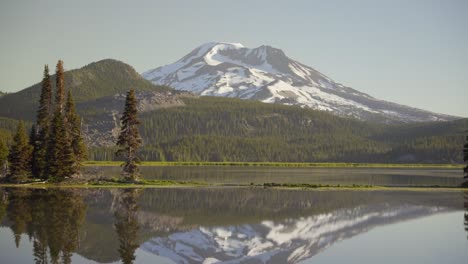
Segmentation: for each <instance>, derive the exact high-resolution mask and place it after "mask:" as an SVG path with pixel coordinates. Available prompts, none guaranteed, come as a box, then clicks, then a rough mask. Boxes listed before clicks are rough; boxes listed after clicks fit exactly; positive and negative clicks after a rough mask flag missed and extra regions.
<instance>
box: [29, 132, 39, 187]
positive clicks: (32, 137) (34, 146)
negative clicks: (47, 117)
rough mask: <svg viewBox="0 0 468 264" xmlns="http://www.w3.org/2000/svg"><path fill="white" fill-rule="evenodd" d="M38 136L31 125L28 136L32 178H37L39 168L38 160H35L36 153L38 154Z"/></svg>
mask: <svg viewBox="0 0 468 264" xmlns="http://www.w3.org/2000/svg"><path fill="white" fill-rule="evenodd" d="M37 139H38V134H37V129H36V125H33V126H32V128H31V133H30V134H29V144H30V145H31V150H32V151H31V173H32V176H33V177H35V178H38V174H39V171H38V170H39V168H38V167H39V166H38V161H39V160H38V159H37V152H38V145H39V144H38V142H37Z"/></svg>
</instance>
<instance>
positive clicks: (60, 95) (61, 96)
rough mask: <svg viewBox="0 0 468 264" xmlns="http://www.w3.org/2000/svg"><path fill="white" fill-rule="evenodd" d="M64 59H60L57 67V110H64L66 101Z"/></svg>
mask: <svg viewBox="0 0 468 264" xmlns="http://www.w3.org/2000/svg"><path fill="white" fill-rule="evenodd" d="M63 75H64V69H63V61H61V60H59V61H58V63H57V67H56V69H55V107H56V108H57V109H56V110H55V111H60V112H63V109H64V103H65V86H64V77H63Z"/></svg>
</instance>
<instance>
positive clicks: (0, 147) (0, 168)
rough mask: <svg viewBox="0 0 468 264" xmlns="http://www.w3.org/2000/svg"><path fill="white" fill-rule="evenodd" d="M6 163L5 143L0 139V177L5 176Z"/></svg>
mask: <svg viewBox="0 0 468 264" xmlns="http://www.w3.org/2000/svg"><path fill="white" fill-rule="evenodd" d="M7 162H8V147H7V145H6V142H4V141H3V140H2V139H0V177H3V176H5V174H6V171H7ZM0 219H1V218H0Z"/></svg>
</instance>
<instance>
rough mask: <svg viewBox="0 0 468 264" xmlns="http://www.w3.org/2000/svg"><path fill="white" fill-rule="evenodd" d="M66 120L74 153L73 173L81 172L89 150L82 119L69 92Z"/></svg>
mask: <svg viewBox="0 0 468 264" xmlns="http://www.w3.org/2000/svg"><path fill="white" fill-rule="evenodd" d="M65 118H66V120H67V134H68V135H69V137H70V147H71V149H72V151H73V158H74V159H73V164H72V166H71V173H72V174H75V173H78V172H79V171H80V167H81V162H82V161H84V160H85V159H86V158H87V149H86V145H85V144H84V141H83V135H82V134H81V118H80V116H78V114H77V113H76V109H75V102H74V101H73V97H72V94H71V91H70V90H69V91H68V94H67V102H66V104H65Z"/></svg>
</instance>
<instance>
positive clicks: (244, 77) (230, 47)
mask: <svg viewBox="0 0 468 264" xmlns="http://www.w3.org/2000/svg"><path fill="white" fill-rule="evenodd" d="M142 75H143V77H145V78H146V79H148V80H150V81H151V82H153V83H154V84H157V85H168V86H171V87H174V88H175V89H177V90H186V91H190V92H193V93H195V94H198V95H210V96H225V97H237V98H241V99H252V100H258V101H261V102H265V103H281V104H286V105H299V106H302V107H310V108H312V109H317V110H324V111H330V112H332V113H334V114H337V115H339V116H350V117H355V118H358V119H361V120H373V121H380V122H387V123H388V122H428V121H447V120H454V119H457V118H456V117H453V116H449V115H444V114H437V113H432V112H429V111H425V110H421V109H416V108H412V107H408V106H404V105H399V104H396V103H391V102H387V101H383V100H379V99H376V98H374V97H372V96H370V95H368V94H365V93H362V92H359V91H357V90H355V89H352V88H350V87H347V86H345V85H342V84H340V83H337V82H335V81H333V80H332V79H330V78H329V77H327V76H325V75H324V74H322V73H320V72H318V71H317V70H315V69H313V68H311V67H309V66H307V65H304V64H302V63H300V62H298V61H295V60H293V59H291V58H289V57H288V56H287V55H286V54H285V53H284V52H283V51H282V50H280V49H277V48H273V47H270V46H260V47H258V48H254V49H250V48H246V47H244V46H243V45H242V44H237V43H236V44H234V43H220V42H212V43H207V44H204V45H201V46H199V47H198V48H196V49H194V50H193V51H192V52H190V53H189V54H188V55H186V56H184V57H183V58H181V59H180V60H178V61H177V62H175V63H173V64H169V65H165V66H162V67H158V68H156V69H153V70H149V71H146V72H144V73H143V74H142Z"/></svg>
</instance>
